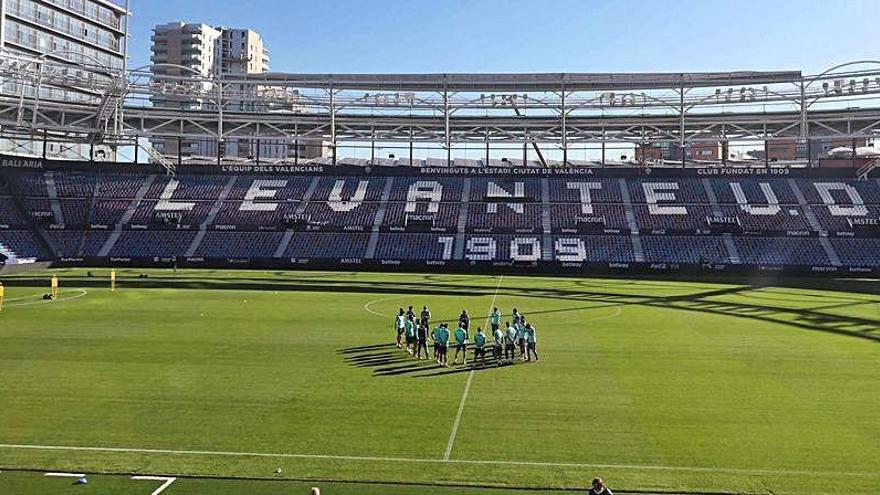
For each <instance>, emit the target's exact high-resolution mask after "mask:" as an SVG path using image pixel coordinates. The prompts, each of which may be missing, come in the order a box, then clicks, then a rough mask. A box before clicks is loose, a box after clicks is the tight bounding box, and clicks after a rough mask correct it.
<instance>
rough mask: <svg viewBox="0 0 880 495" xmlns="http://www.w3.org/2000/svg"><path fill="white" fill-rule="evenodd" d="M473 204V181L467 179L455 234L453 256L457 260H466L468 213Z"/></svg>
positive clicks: (463, 186)
mask: <svg viewBox="0 0 880 495" xmlns="http://www.w3.org/2000/svg"><path fill="white" fill-rule="evenodd" d="M470 202H471V180H470V179H465V180H464V181H463V183H462V188H461V208H460V209H459V212H458V229H456V234H455V252H454V254H453V256H452V258H453V259H455V260H463V259H464V250H465V238H466V236H465V232H467V221H468V211H469V210H470Z"/></svg>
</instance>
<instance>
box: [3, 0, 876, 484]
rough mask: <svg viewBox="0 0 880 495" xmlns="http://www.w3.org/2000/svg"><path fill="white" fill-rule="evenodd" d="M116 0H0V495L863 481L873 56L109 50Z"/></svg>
mask: <svg viewBox="0 0 880 495" xmlns="http://www.w3.org/2000/svg"><path fill="white" fill-rule="evenodd" d="M138 3H140V2H138ZM136 7H137V6H136V5H135V6H131V5H128V4H126V5H122V4H118V3H115V2H110V1H107V0H85V1H80V2H66V1H47V2H43V1H38V0H18V1H11V2H0V8H2V9H3V13H4V15H5V17H4V19H5V20H4V21H3V31H2V33H0V39H2V40H3V42H4V43H3V44H2V51H0V88H2V90H0V283H2V284H0V397H2V401H0V493H2V494H7V493H8V494H15V495H37V494H48V493H52V494H103V495H111V494H112V495H115V494H122V493H125V494H139V493H143V494H152V495H159V494H165V495H216V494H223V495H238V494H257V495H270V494H271V495H275V494H279V495H280V494H293V493H303V494H305V493H312V494H319V493H324V494H331V495H333V494H344V495H380V494H390V495H415V494H426V493H430V494H440V495H465V494H467V495H472V494H478V495H492V494H498V495H501V494H514V495H523V494H535V495H543V494H550V493H566V492H579V493H590V494H594V495H610V494H612V491H613V493H638V494H646V495H649V494H664V495H674V494H682V495H696V494H712V495H725V494H731V495H732V494H749V495H758V494H761V495H765V494H771V495H773V494H775V495H780V494H810V493H853V494H875V493H880V430H878V428H877V426H878V424H880V380H878V373H880V345H878V343H880V283H878V279H880V171H878V170H877V167H878V165H880V147H877V148H875V147H874V144H875V143H876V142H880V62H877V61H871V60H856V61H852V62H845V61H841V62H840V63H836V64H833V65H829V66H828V68H827V69H825V70H822V71H802V70H786V71H766V70H739V71H727V72H621V73H610V72H558V73H548V72H530V73H529V72H519V73H512V72H504V73H501V72H498V73H492V72H480V73H464V72H454V73H378V72H376V73H342V74H329V73H326V74H325V73H299V72H278V71H270V70H269V69H268V49H265V48H264V46H263V42H262V41H261V39H260V38H259V35H258V34H257V33H255V32H254V31H252V30H246V29H245V30H242V29H229V28H215V27H212V26H210V25H207V24H185V23H170V24H158V25H156V27H155V28H153V31H152V36H151V37H150V40H151V43H152V48H151V57H150V58H151V63H150V64H148V65H144V66H140V67H135V66H134V65H133V64H129V62H128V57H129V55H128V52H129V47H128V44H129V41H128V40H129V39H130V37H129V17H130V15H131V13H132V12H135V11H136ZM46 19H50V20H53V21H52V22H48V21H45V20H46ZM44 21H45V22H44ZM74 21H76V22H78V23H85V24H86V25H87V26H90V27H89V28H85V31H83V32H84V33H87V34H85V35H83V36H82V37H80V38H79V39H77V37H75V36H72V35H71V32H68V31H65V29H67V28H66V27H65V26H73V25H74V24H73V22H74ZM77 26H79V24H77ZM77 29H79V28H77ZM93 36H94V39H92V37H93ZM44 38H45V39H51V40H55V41H53V42H52V43H53V44H52V46H54V47H55V48H46V47H45V46H44V45H43V44H42V42H41V41H40V40H42V39H44ZM208 39H210V40H212V41H210V43H209V46H207V48H206V47H203V46H202V45H203V44H205V43H208V42H207V41H205V40H208ZM59 40H60V41H63V43H61V42H60V41H59ZM239 40H242V41H241V45H240V47H239V45H238V41H239ZM246 40H247V41H246ZM32 42H33V43H36V44H35V45H33V46H31V45H30V44H29V43H32ZM59 43H60V44H59ZM90 47H91V48H90ZM239 48H240V49H241V50H243V51H245V52H247V49H248V48H249V49H251V50H252V51H253V52H254V53H249V52H248V53H243V52H242V51H241V50H240V51H236V50H238V49H239ZM200 50H201V51H200ZM227 52H228V53H227ZM203 57H205V58H204V60H203ZM210 57H219V58H217V59H216V60H214V61H213V62H211V63H213V64H214V65H215V66H216V67H214V68H213V69H211V66H210V65H204V64H203V62H205V61H206V60H208V61H210V60H213V59H211V58H210ZM221 60H222V62H220V61H221ZM254 60H257V62H258V63H257V66H256V67H255V66H254V64H255V62H254ZM237 65H240V66H241V67H237ZM205 67H207V69H206V68H205ZM238 69H241V70H238ZM440 69H441V70H442V68H440Z"/></svg>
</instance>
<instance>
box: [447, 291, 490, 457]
mask: <svg viewBox="0 0 880 495" xmlns="http://www.w3.org/2000/svg"><path fill="white" fill-rule="evenodd" d="M503 280H504V275H501V276H500V277H498V285H496V286H495V294H493V295H492V303H491V304H489V313H488V314H487V315H486V322H485V323H483V326H484V327H487V328H488V326H489V318H490V317H491V316H492V309H493V308H495V300H496V299H498V289H500V288H501V282H502V281H503ZM464 357H465V359H467V352H465V353H464ZM473 380H474V370H471V372H470V373H468V379H467V382H466V383H465V384H464V393H462V394H461V402H460V403H459V404H458V412H457V413H456V414H455V422H454V423H452V433H451V434H450V435H449V442H448V443H447V444H446V452H444V453H443V460H444V461H448V460H449V457H450V456H451V455H452V447H454V446H455V437H456V435H458V426H459V425H460V424H461V413H462V412H464V403H465V401H467V397H468V392H470V391H471V382H472V381H473Z"/></svg>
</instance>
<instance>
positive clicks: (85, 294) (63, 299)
mask: <svg viewBox="0 0 880 495" xmlns="http://www.w3.org/2000/svg"><path fill="white" fill-rule="evenodd" d="M78 290H79V292H78V293H76V295H73V296H70V297H59V298H58V299H55V300H54V301H43V300H39V301H33V302H25V303H13V304H4V305H3V307H4V308H20V307H23V306H34V305H37V304H51V303H53V302H56V303H59V302H64V301H71V300H73V299H79V298H80V297H83V296H87V295H89V291H87V290H85V289H78ZM40 297H42V296H40Z"/></svg>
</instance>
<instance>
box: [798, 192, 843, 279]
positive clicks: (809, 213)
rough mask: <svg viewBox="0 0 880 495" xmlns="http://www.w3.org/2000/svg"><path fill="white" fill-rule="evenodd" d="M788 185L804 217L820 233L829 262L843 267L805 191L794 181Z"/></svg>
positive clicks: (821, 242)
mask: <svg viewBox="0 0 880 495" xmlns="http://www.w3.org/2000/svg"><path fill="white" fill-rule="evenodd" d="M788 185H789V186H790V187H791V190H792V191H793V192H794V195H795V197H796V198H797V200H798V204H799V205H800V206H801V209H802V210H803V211H804V217H805V218H806V219H807V222H808V223H809V224H810V227H811V228H812V229H813V231H814V232H818V233H819V244H820V245H821V246H822V249H823V250H824V251H825V255H826V256H828V261H829V262H831V264H832V265H833V266H841V265H842V263H841V262H840V256H838V255H837V251H835V250H834V246H832V245H831V241H829V240H828V232H826V231H825V229H823V228H822V224H820V223H819V219H817V218H816V214H815V213H814V212H813V208H812V207H811V206H810V204H809V203H808V202H807V198H806V196H804V193H803V191H801V188H800V186H798V183H797V181H796V180H794V179H788Z"/></svg>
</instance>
